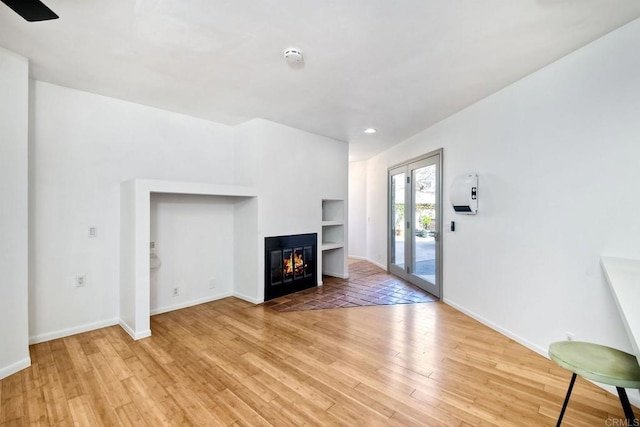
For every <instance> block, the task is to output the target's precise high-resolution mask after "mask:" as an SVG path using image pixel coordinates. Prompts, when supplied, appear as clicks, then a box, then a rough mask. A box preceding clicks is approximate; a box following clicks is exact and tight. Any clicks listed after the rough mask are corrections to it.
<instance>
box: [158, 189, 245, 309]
mask: <svg viewBox="0 0 640 427" xmlns="http://www.w3.org/2000/svg"><path fill="white" fill-rule="evenodd" d="M234 205H235V201H234V198H230V197H216V196H197V195H179V194H152V195H151V240H152V241H154V242H155V244H156V254H157V255H158V257H159V258H160V260H161V263H162V264H161V266H160V268H158V269H155V270H152V271H151V281H150V285H151V313H152V314H154V313H160V312H164V311H169V310H173V309H176V308H179V307H185V306H190V305H194V304H197V303H202V302H206V301H212V300H214V299H218V298H222V297H226V296H230V295H232V294H233V275H234V269H233V264H234V258H235V257H234V238H233V237H234ZM210 280H213V281H214V285H213V288H210V284H209V282H210ZM174 287H178V288H179V295H178V296H173V288H174Z"/></svg>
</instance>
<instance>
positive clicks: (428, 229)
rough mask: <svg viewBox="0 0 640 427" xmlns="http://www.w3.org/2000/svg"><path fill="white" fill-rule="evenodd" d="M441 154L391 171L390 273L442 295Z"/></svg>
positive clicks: (436, 294) (437, 295)
mask: <svg viewBox="0 0 640 427" xmlns="http://www.w3.org/2000/svg"><path fill="white" fill-rule="evenodd" d="M441 198H442V150H438V151H436V152H433V153H430V154H428V155H426V156H424V157H421V158H420V159H417V160H412V161H411V162H410V163H405V164H403V165H399V166H396V167H393V168H391V169H389V251H388V253H389V260H388V261H389V262H388V265H389V271H390V272H391V273H393V274H395V275H397V276H400V277H402V278H403V279H405V280H407V281H409V282H411V283H413V284H415V285H417V286H418V287H420V288H422V289H424V290H425V291H427V292H429V293H430V294H432V295H434V296H436V297H438V298H440V295H441V294H442V255H441V254H442V241H441V231H442V201H441Z"/></svg>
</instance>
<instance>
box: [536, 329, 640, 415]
mask: <svg viewBox="0 0 640 427" xmlns="http://www.w3.org/2000/svg"><path fill="white" fill-rule="evenodd" d="M549 357H551V359H552V360H553V361H554V362H556V363H557V364H558V365H560V366H562V367H563V368H565V369H568V370H570V371H571V372H573V376H572V377H571V383H569V390H567V397H565V399H564V405H562V411H561V412H560V417H559V418H558V424H556V426H557V427H559V426H560V424H561V423H562V417H563V416H564V411H565V410H566V409H567V404H568V403H569V397H571V390H572V389H573V384H574V383H575V381H576V375H580V376H581V377H583V378H587V379H589V380H593V381H596V382H599V383H603V384H609V385H612V386H615V387H616V390H618V397H619V398H620V403H621V404H622V409H623V410H624V415H625V417H626V418H627V425H629V426H632V425H638V424H637V422H638V421H637V420H636V417H635V415H634V414H633V409H632V408H631V404H630V403H629V398H628V397H627V392H626V391H625V388H637V389H640V365H638V359H636V357H635V356H634V355H632V354H629V353H625V352H624V351H620V350H616V349H614V348H611V347H605V346H603V345H598V344H591V343H587V342H579V341H559V342H554V343H553V344H551V345H550V346H549ZM634 420H636V421H634Z"/></svg>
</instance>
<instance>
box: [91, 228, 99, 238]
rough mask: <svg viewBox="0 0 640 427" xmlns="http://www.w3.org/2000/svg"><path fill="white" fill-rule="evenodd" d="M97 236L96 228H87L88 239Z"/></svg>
mask: <svg viewBox="0 0 640 427" xmlns="http://www.w3.org/2000/svg"><path fill="white" fill-rule="evenodd" d="M97 236H98V227H95V226H93V227H89V237H97Z"/></svg>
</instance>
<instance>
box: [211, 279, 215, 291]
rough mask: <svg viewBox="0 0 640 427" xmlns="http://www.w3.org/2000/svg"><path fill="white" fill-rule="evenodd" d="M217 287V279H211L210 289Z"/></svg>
mask: <svg viewBox="0 0 640 427" xmlns="http://www.w3.org/2000/svg"><path fill="white" fill-rule="evenodd" d="M215 288H216V279H209V289H215Z"/></svg>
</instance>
